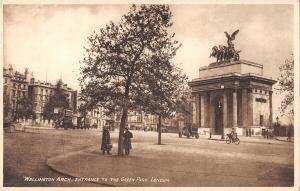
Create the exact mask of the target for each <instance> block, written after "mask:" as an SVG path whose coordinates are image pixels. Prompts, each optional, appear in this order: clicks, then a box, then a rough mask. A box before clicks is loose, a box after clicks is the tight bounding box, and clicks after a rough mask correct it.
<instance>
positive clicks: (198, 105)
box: [195, 94, 200, 127]
mask: <svg viewBox="0 0 300 191" xmlns="http://www.w3.org/2000/svg"><path fill="white" fill-rule="evenodd" d="M195 104H196V123H195V125H196V127H199V126H200V95H199V94H197V95H196V96H195Z"/></svg>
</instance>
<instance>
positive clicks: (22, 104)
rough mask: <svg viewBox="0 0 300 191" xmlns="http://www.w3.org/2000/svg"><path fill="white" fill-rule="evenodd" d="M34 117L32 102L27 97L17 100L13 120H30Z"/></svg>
mask: <svg viewBox="0 0 300 191" xmlns="http://www.w3.org/2000/svg"><path fill="white" fill-rule="evenodd" d="M34 117H35V112H34V107H33V104H32V101H31V100H30V99H29V98H28V97H26V96H25V97H22V98H20V99H19V100H17V106H16V111H15V119H23V118H25V119H30V118H34Z"/></svg>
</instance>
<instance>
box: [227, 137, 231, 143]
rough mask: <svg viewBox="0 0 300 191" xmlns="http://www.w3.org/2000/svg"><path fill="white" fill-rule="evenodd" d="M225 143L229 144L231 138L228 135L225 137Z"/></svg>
mask: <svg viewBox="0 0 300 191" xmlns="http://www.w3.org/2000/svg"><path fill="white" fill-rule="evenodd" d="M226 143H227V144H230V143H231V139H230V138H229V137H228V136H227V137H226Z"/></svg>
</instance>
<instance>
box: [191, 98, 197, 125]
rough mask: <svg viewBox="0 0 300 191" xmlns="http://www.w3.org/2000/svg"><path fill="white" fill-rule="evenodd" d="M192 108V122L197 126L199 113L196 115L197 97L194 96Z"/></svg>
mask: <svg viewBox="0 0 300 191" xmlns="http://www.w3.org/2000/svg"><path fill="white" fill-rule="evenodd" d="M192 107H193V113H192V116H193V120H192V122H193V124H195V123H196V121H197V119H196V117H197V113H196V98H195V96H193V101H192Z"/></svg>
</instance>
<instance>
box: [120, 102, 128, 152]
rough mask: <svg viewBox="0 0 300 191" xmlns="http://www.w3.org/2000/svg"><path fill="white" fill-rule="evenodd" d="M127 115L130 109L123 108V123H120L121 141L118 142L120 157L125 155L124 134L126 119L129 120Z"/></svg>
mask: <svg viewBox="0 0 300 191" xmlns="http://www.w3.org/2000/svg"><path fill="white" fill-rule="evenodd" d="M127 113H128V109H127V108H123V112H122V117H121V123H120V131H119V141H118V155H119V156H122V155H123V134H124V129H125V124H126V119H127Z"/></svg>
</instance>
